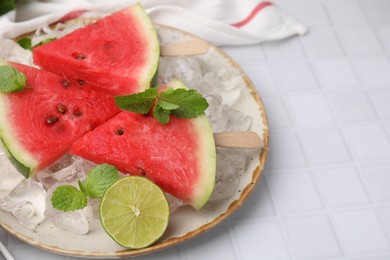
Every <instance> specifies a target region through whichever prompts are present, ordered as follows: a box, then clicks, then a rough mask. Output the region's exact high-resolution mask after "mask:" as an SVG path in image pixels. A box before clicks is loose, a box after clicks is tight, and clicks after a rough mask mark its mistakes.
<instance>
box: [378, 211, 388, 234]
mask: <svg viewBox="0 0 390 260" xmlns="http://www.w3.org/2000/svg"><path fill="white" fill-rule="evenodd" d="M380 212H381V214H382V219H383V220H384V222H385V225H386V227H387V230H388V232H390V207H383V208H381V210H380Z"/></svg>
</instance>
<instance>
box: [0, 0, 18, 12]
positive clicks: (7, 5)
mask: <svg viewBox="0 0 390 260" xmlns="http://www.w3.org/2000/svg"><path fill="white" fill-rule="evenodd" d="M13 9H15V0H1V1H0V15H3V14H5V13H8V12H9V11H11V10H13Z"/></svg>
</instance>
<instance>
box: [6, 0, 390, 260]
mask: <svg viewBox="0 0 390 260" xmlns="http://www.w3.org/2000/svg"><path fill="white" fill-rule="evenodd" d="M274 2H275V3H276V4H278V5H279V6H281V7H282V8H283V9H284V10H286V11H288V12H290V13H292V14H293V15H295V16H296V17H297V18H299V19H300V20H301V21H302V22H304V23H305V24H307V25H308V26H310V33H309V34H307V35H306V36H303V37H301V38H299V37H296V38H291V39H288V40H285V41H281V42H276V43H266V44H262V45H254V46H247V47H228V48H224V49H225V50H226V52H227V53H229V54H230V55H231V56H232V57H233V58H234V59H235V60H236V61H237V62H238V63H239V64H240V65H241V66H242V67H243V68H244V70H245V71H246V72H247V73H248V75H249V76H250V77H251V79H252V81H253V83H254V85H255V86H256V88H257V89H258V91H259V93H260V95H261V97H262V99H263V101H264V103H265V106H266V109H267V113H268V117H269V122H270V134H271V137H270V138H271V141H270V155H269V161H268V164H267V167H266V170H265V173H264V176H263V178H262V180H261V182H260V183H259V185H258V186H257V187H256V189H255V190H254V192H253V194H252V195H251V197H250V198H249V200H248V201H247V202H246V203H245V204H244V205H243V207H242V208H240V209H239V210H238V211H237V212H236V213H235V214H234V215H233V216H232V217H231V218H230V219H228V220H227V221H226V222H224V223H223V224H222V225H220V226H218V227H217V228H215V229H214V230H211V231H209V232H207V233H206V234H204V235H201V236H200V237H197V238H195V239H193V240H191V241H188V242H186V243H184V244H182V245H180V246H177V247H174V248H171V249H168V250H165V251H162V252H160V253H156V254H152V255H149V256H145V257H140V258H137V259H170V260H175V259H178V260H179V259H180V260H193V259H200V260H204V259H223V260H230V259H231V260H236V259H240V260H250V259H256V260H257V259H258V260H271V259H272V260H274V259H275V260H276V259H278V260H282V259H297V260H300V259H309V260H315V259H338V260H342V259H355V260H368V259H370V260H385V259H390V60H389V57H390V56H389V55H390V0H278V1H274ZM0 239H1V241H3V242H4V243H5V244H6V245H7V247H8V248H9V250H10V251H11V253H12V254H13V255H14V256H15V258H16V259H17V260H19V259H29V260H30V259H31V260H34V259H40V260H45V259H53V260H56V259H58V260H59V259H61V260H63V259H69V260H70V259H73V258H71V257H65V256H59V255H55V254H51V253H46V252H44V251H41V250H38V249H35V248H33V247H31V246H29V245H26V244H24V243H23V242H20V241H18V240H16V239H14V238H13V237H11V236H9V235H7V234H5V232H4V231H2V230H0ZM0 259H1V257H0Z"/></svg>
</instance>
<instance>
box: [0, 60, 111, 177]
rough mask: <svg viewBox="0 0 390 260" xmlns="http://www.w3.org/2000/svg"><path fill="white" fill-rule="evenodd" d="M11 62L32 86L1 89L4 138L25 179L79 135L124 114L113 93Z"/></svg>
mask: <svg viewBox="0 0 390 260" xmlns="http://www.w3.org/2000/svg"><path fill="white" fill-rule="evenodd" d="M9 65H11V66H13V67H15V68H16V69H17V70H19V71H20V72H22V73H24V74H25V75H26V77H27V86H28V88H26V89H25V90H24V91H22V92H17V93H11V94H4V93H0V139H1V141H2V143H3V144H4V146H5V148H6V149H5V150H6V152H7V154H8V157H9V158H10V161H11V162H12V163H13V164H14V165H15V167H16V168H17V169H18V170H19V171H20V172H21V173H22V174H23V175H24V176H25V177H31V176H32V175H34V173H36V172H37V171H38V170H40V169H43V168H45V167H47V166H50V165H51V164H53V163H54V162H55V161H57V160H58V159H59V158H60V157H61V156H63V155H64V154H65V153H67V152H68V151H69V148H70V146H71V145H72V143H73V142H74V141H75V140H76V139H78V138H80V137H81V136H82V135H84V134H85V133H86V132H88V131H90V130H92V129H94V128H95V127H96V126H98V125H100V124H101V123H103V122H105V121H106V120H107V119H109V118H111V117H113V116H114V115H116V114H117V113H118V112H119V109H118V108H117V107H116V105H115V102H114V98H113V97H111V96H105V95H101V94H99V93H97V92H95V91H92V90H88V89H84V88H83V87H82V86H80V85H79V84H77V82H74V81H71V80H67V79H66V78H64V77H61V76H58V75H55V74H52V73H50V72H45V71H41V70H38V69H36V68H32V67H28V66H25V65H21V64H16V63H9Z"/></svg>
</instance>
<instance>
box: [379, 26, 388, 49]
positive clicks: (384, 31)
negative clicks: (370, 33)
mask: <svg viewBox="0 0 390 260" xmlns="http://www.w3.org/2000/svg"><path fill="white" fill-rule="evenodd" d="M376 33H377V35H378V37H379V40H380V41H381V43H382V46H383V47H384V48H385V49H386V50H387V51H390V27H388V26H387V27H382V28H378V29H376Z"/></svg>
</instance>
